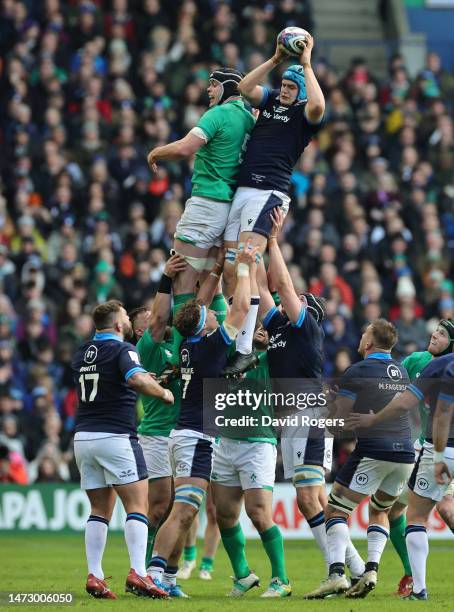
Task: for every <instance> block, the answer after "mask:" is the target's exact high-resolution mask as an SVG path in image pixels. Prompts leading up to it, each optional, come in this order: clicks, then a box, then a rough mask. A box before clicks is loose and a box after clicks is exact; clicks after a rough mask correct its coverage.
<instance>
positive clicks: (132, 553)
mask: <svg viewBox="0 0 454 612" xmlns="http://www.w3.org/2000/svg"><path fill="white" fill-rule="evenodd" d="M147 538H148V519H147V517H146V516H145V515H144V514H141V513H140V512H130V513H129V514H127V515H126V523H125V540H126V546H127V547H128V552H129V560H130V563H131V567H132V569H133V570H135V571H136V573H137V574H139V576H146V574H147V569H146V567H145V555H146V553H147Z"/></svg>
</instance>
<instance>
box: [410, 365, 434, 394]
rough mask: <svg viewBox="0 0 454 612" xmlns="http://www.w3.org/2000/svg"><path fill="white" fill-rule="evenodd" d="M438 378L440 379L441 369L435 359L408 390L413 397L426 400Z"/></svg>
mask: <svg viewBox="0 0 454 612" xmlns="http://www.w3.org/2000/svg"><path fill="white" fill-rule="evenodd" d="M437 378H440V373H439V368H438V364H437V360H436V359H433V360H432V361H431V362H429V363H428V364H427V365H426V367H425V368H424V369H423V370H422V372H421V374H420V375H419V377H418V378H415V380H414V381H413V382H412V383H411V384H410V385H408V387H407V389H408V391H410V392H411V393H413V395H416V397H417V398H418V399H419V400H420V401H422V400H424V396H425V395H427V393H428V392H429V390H430V389H431V387H432V386H433V384H434V383H435V382H436V379H437Z"/></svg>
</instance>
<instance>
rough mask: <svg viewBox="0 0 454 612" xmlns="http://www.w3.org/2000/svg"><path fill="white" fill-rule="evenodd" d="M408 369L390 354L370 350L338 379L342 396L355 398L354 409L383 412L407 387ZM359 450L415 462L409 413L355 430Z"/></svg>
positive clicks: (364, 453) (373, 455) (359, 451)
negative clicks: (369, 352) (368, 353)
mask: <svg viewBox="0 0 454 612" xmlns="http://www.w3.org/2000/svg"><path fill="white" fill-rule="evenodd" d="M409 382H410V379H409V377H408V373H407V370H406V369H405V368H404V367H403V366H402V365H401V364H400V363H398V362H397V361H396V360H395V359H393V358H392V357H391V355H390V354H389V353H371V354H370V355H368V356H367V357H366V358H365V359H363V361H359V362H358V363H354V364H353V365H351V366H350V367H349V368H347V369H346V370H345V372H344V374H343V376H342V378H341V379H340V381H339V395H340V396H344V397H348V398H350V399H352V400H354V404H353V408H352V412H361V413H366V414H368V413H369V412H370V411H371V410H372V411H373V412H380V410H382V409H383V408H384V407H385V406H386V405H387V404H389V402H390V401H391V400H392V399H393V398H394V396H395V395H396V393H402V392H404V391H405V389H406V388H407V385H408V384H409ZM356 435H357V439H358V440H357V443H356V449H355V452H356V453H360V454H361V455H363V456H365V457H370V458H371V459H379V460H382V461H396V462H398V463H414V460H415V451H414V448H413V443H412V439H411V429H410V416H409V414H408V412H405V413H404V414H399V416H396V418H395V419H392V420H388V421H385V422H383V423H379V424H378V425H376V426H374V427H371V428H368V429H361V428H358V429H356Z"/></svg>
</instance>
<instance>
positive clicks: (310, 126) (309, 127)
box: [303, 104, 325, 136]
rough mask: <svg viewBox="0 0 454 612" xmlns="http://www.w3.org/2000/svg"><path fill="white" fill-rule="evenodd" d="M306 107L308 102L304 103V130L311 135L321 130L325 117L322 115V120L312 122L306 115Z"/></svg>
mask: <svg viewBox="0 0 454 612" xmlns="http://www.w3.org/2000/svg"><path fill="white" fill-rule="evenodd" d="M306 108H307V104H305V105H304V111H303V115H304V117H303V130H304V133H305V134H310V135H311V136H314V135H315V134H316V133H317V132H319V131H320V130H321V128H322V125H323V122H324V119H325V117H324V116H322V118H321V119H320V121H317V123H311V122H310V121H309V119H308V118H307V117H306Z"/></svg>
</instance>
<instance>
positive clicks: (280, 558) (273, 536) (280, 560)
mask: <svg viewBox="0 0 454 612" xmlns="http://www.w3.org/2000/svg"><path fill="white" fill-rule="evenodd" d="M259 535H260V537H261V539H262V544H263V548H264V549H265V552H266V554H267V555H268V558H269V560H270V563H271V578H276V577H277V578H279V580H281V581H282V582H283V583H284V584H288V578H287V572H286V570H285V557H284V540H283V538H282V534H281V532H280V530H279V527H278V526H277V525H273V526H272V527H270V528H269V529H267V530H266V531H262V533H260V534H259Z"/></svg>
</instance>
